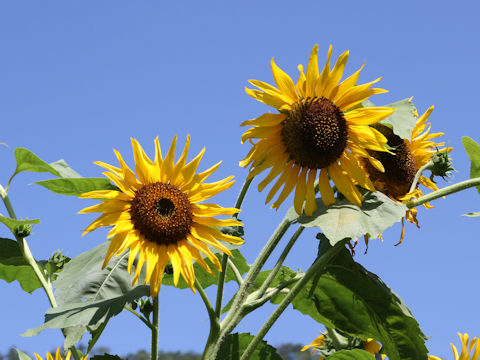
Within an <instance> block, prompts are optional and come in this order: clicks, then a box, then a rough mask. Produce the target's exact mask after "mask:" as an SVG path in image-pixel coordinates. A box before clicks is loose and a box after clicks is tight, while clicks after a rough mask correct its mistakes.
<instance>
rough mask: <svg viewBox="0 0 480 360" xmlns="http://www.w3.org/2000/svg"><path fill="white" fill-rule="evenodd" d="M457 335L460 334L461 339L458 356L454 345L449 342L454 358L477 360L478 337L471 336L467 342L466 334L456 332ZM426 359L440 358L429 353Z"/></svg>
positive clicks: (456, 359) (479, 344) (479, 349)
mask: <svg viewBox="0 0 480 360" xmlns="http://www.w3.org/2000/svg"><path fill="white" fill-rule="evenodd" d="M458 336H460V340H461V341H462V352H461V353H460V356H458V350H457V348H456V347H455V345H453V344H450V346H451V347H452V351H453V356H454V357H455V359H454V360H479V358H480V339H477V338H473V339H472V341H471V342H470V344H468V343H469V341H468V340H469V337H468V334H463V335H462V334H460V333H458ZM474 349H475V351H474V352H473V354H472V351H473V350H474ZM428 360H441V359H440V358H438V357H436V356H433V355H429V356H428Z"/></svg>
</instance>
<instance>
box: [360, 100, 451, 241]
mask: <svg viewBox="0 0 480 360" xmlns="http://www.w3.org/2000/svg"><path fill="white" fill-rule="evenodd" d="M432 111H433V106H432V107H430V108H429V109H428V110H427V111H426V112H425V113H424V114H423V115H422V116H420V117H418V114H416V116H417V121H416V124H415V127H414V128H413V131H412V135H411V138H410V139H409V140H407V139H402V138H400V137H399V136H398V135H396V134H395V133H394V132H393V130H392V129H391V128H390V127H388V126H386V125H383V124H375V125H372V127H374V128H375V129H377V130H378V131H380V132H381V133H382V134H383V135H384V136H385V137H386V138H387V139H388V146H389V147H390V148H392V149H393V150H392V152H393V154H392V153H386V152H378V151H371V150H369V153H370V155H371V156H373V157H374V158H375V159H377V160H378V161H380V162H381V163H382V165H383V167H384V169H385V171H383V172H380V171H378V170H377V169H376V168H375V167H373V166H372V165H371V163H370V162H367V161H364V160H363V165H364V168H365V169H366V171H367V172H368V174H369V176H370V179H371V180H372V182H373V184H374V186H375V188H376V189H377V190H378V191H381V192H383V193H384V194H386V195H388V196H389V197H390V198H391V199H393V200H395V201H397V202H402V203H405V202H408V201H410V200H412V199H418V198H419V197H421V196H423V193H422V191H421V190H420V188H419V187H418V184H421V185H423V186H425V187H427V188H429V189H431V190H438V187H437V185H435V183H434V182H433V181H432V180H430V179H428V178H427V177H425V176H423V175H421V176H420V177H419V179H418V183H417V184H416V185H415V187H414V188H413V189H411V187H412V185H413V183H414V180H415V176H416V174H417V172H418V170H420V169H421V168H422V167H424V165H426V164H427V163H428V162H429V161H430V159H431V158H432V156H433V155H434V154H435V153H437V152H438V148H439V147H441V146H443V145H445V143H443V142H442V143H436V142H434V141H432V139H434V138H437V137H439V136H442V135H443V133H433V134H430V133H429V132H430V128H431V124H430V123H427V120H428V118H429V116H430V114H431V113H432ZM444 150H446V151H447V152H448V151H450V150H451V148H447V149H444ZM424 206H425V207H426V208H427V209H428V208H433V206H431V205H430V204H428V203H426V204H424ZM405 218H406V219H407V220H408V221H409V222H411V223H413V224H415V225H416V226H417V227H418V220H417V209H416V208H412V209H410V210H408V211H407V213H406V215H405ZM404 236H405V226H404V220H403V219H402V233H401V236H400V242H399V243H401V242H402V241H403V238H404Z"/></svg>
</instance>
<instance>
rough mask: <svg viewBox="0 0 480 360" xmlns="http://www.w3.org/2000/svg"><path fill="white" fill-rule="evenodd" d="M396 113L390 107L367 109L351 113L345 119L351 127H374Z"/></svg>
mask: <svg viewBox="0 0 480 360" xmlns="http://www.w3.org/2000/svg"><path fill="white" fill-rule="evenodd" d="M394 112H395V109H393V108H388V107H365V108H360V109H355V110H352V111H349V112H347V113H346V114H345V119H346V120H347V122H348V124H350V125H372V124H375V123H377V122H379V121H381V120H383V119H385V118H386V117H388V116H390V115H391V114H393V113H394Z"/></svg>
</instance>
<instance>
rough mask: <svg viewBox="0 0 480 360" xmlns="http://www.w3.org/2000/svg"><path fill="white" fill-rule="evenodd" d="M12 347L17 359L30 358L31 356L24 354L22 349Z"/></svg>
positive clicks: (26, 359) (24, 359)
mask: <svg viewBox="0 0 480 360" xmlns="http://www.w3.org/2000/svg"><path fill="white" fill-rule="evenodd" d="M14 349H15V351H16V352H17V355H18V359H19V360H32V358H31V357H30V356H28V355H27V354H25V353H24V352H23V351H22V350H20V349H17V348H14Z"/></svg>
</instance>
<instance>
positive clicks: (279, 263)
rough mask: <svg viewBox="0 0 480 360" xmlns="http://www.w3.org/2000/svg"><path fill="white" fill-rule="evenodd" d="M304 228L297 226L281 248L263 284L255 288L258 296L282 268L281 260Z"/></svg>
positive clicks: (283, 259)
mask: <svg viewBox="0 0 480 360" xmlns="http://www.w3.org/2000/svg"><path fill="white" fill-rule="evenodd" d="M303 230H305V228H304V227H303V226H299V228H298V229H297V231H295V233H294V234H293V235H292V237H291V239H290V241H289V242H288V244H287V246H285V249H283V251H282V253H281V254H280V256H279V258H278V260H277V263H276V264H275V266H274V267H273V269H272V271H270V274H268V276H267V278H266V279H265V281H264V282H263V284H262V285H261V286H260V288H259V289H258V290H257V291H258V296H259V297H261V296H263V294H265V291H266V290H267V289H268V287H269V286H270V284H271V283H272V281H273V280H274V279H275V276H277V274H278V272H279V271H280V269H281V268H282V265H283V262H284V261H285V259H286V257H287V255H288V253H289V252H290V250H291V249H292V247H293V245H294V244H295V242H296V241H297V239H298V237H299V236H300V234H301V233H302V232H303Z"/></svg>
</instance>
